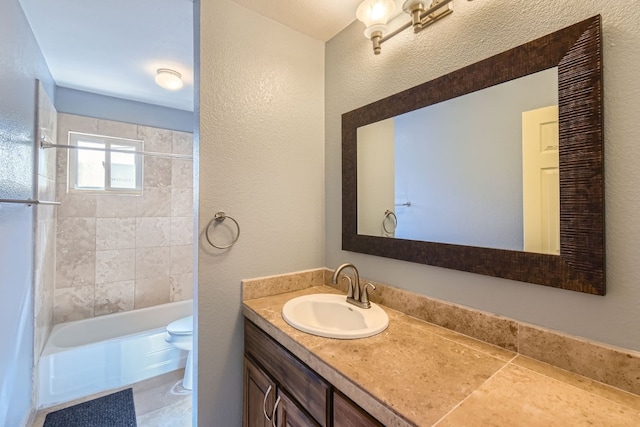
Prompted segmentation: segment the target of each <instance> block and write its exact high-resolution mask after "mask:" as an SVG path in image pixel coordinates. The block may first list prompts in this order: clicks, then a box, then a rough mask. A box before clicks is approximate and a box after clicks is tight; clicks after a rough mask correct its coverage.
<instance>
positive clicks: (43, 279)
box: [33, 83, 57, 363]
mask: <svg viewBox="0 0 640 427" xmlns="http://www.w3.org/2000/svg"><path fill="white" fill-rule="evenodd" d="M37 119H38V138H40V136H41V135H43V134H46V135H47V138H48V139H49V140H50V141H51V142H56V134H57V132H56V127H57V112H56V109H55V107H54V106H53V103H52V102H51V100H50V99H49V97H48V96H47V93H46V92H45V90H44V88H43V86H42V84H40V83H38V118H37ZM37 181H38V182H37V188H38V199H39V200H46V201H54V200H56V152H55V150H53V149H50V148H49V149H40V150H38V180H37ZM35 211H36V215H35V218H36V219H35V221H36V233H35V248H34V254H35V258H34V276H33V277H34V292H33V295H34V305H33V307H34V315H35V319H34V326H35V331H34V334H33V350H34V352H33V354H34V355H35V357H34V363H38V356H39V355H40V353H41V352H42V349H43V347H44V344H45V342H46V340H47V337H48V336H49V331H50V330H51V328H52V326H53V295H54V278H55V271H56V263H55V242H56V207H55V206H50V205H37V206H36V207H35Z"/></svg>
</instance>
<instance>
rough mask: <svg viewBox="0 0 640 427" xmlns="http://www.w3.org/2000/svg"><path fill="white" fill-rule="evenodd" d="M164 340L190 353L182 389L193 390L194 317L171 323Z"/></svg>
mask: <svg viewBox="0 0 640 427" xmlns="http://www.w3.org/2000/svg"><path fill="white" fill-rule="evenodd" d="M164 340H165V341H166V342H168V343H169V344H171V345H173V346H174V347H176V348H179V349H180V350H186V351H188V352H189V354H188V356H187V366H186V368H185V370H184V379H183V380H182V387H184V388H185V389H187V390H191V389H192V388H193V316H187V317H183V318H182V319H178V320H176V321H174V322H171V323H169V325H168V326H167V336H166V337H165V339H164Z"/></svg>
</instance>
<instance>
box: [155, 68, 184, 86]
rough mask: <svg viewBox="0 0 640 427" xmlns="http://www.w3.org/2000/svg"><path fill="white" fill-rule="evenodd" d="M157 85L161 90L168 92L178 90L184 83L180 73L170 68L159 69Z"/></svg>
mask: <svg viewBox="0 0 640 427" xmlns="http://www.w3.org/2000/svg"><path fill="white" fill-rule="evenodd" d="M156 83H157V84H158V86H160V87H161V88H164V89H167V90H178V89H180V88H182V86H183V85H184V83H183V82H182V75H181V74H180V73H179V72H177V71H174V70H170V69H168V68H158V71H157V74H156Z"/></svg>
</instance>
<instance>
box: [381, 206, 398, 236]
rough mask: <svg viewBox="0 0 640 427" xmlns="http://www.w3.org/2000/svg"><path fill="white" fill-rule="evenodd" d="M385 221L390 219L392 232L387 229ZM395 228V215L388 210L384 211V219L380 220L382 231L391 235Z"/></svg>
mask: <svg viewBox="0 0 640 427" xmlns="http://www.w3.org/2000/svg"><path fill="white" fill-rule="evenodd" d="M387 219H390V220H391V221H392V223H393V230H388V229H387ZM397 227H398V217H397V216H396V214H395V213H394V212H393V211H390V210H389V209H387V210H386V211H384V218H383V219H382V228H383V229H384V231H385V232H387V233H389V234H391V233H393V232H395V231H396V228H397Z"/></svg>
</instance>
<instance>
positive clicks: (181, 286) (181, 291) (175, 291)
mask: <svg viewBox="0 0 640 427" xmlns="http://www.w3.org/2000/svg"><path fill="white" fill-rule="evenodd" d="M170 292H171V293H170V295H169V298H170V299H171V302H175V301H184V300H187V299H192V298H193V274H192V273H187V274H175V275H172V276H171V290H170Z"/></svg>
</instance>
